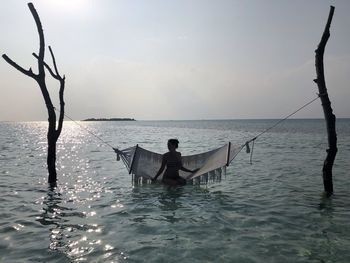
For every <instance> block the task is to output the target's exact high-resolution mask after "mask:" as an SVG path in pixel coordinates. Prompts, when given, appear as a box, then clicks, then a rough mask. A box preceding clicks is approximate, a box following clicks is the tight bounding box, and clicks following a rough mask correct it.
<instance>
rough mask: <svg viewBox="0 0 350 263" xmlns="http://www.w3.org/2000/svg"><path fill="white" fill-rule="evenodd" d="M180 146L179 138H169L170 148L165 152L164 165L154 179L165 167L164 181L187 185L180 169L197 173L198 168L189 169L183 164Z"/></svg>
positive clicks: (154, 179)
mask: <svg viewBox="0 0 350 263" xmlns="http://www.w3.org/2000/svg"><path fill="white" fill-rule="evenodd" d="M178 147H179V141H178V140H177V139H170V140H168V149H169V152H167V153H165V154H163V159H162V165H161V167H160V169H159V171H158V173H157V175H156V176H155V177H154V178H153V179H152V181H156V180H157V178H158V176H159V175H161V174H162V172H163V171H164V168H165V167H166V170H165V172H164V175H163V179H162V182H163V183H164V184H168V185H185V184H186V180H185V179H184V178H182V177H180V175H179V170H181V171H184V172H188V173H195V172H196V171H197V170H198V169H196V170H193V171H192V170H189V169H187V168H185V167H183V166H182V160H181V153H180V152H177V151H176V149H177V148H178Z"/></svg>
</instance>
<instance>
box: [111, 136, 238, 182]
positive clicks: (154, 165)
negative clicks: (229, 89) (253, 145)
mask: <svg viewBox="0 0 350 263" xmlns="http://www.w3.org/2000/svg"><path fill="white" fill-rule="evenodd" d="M242 147H243V146H234V145H232V144H231V143H230V142H229V143H227V144H225V145H224V146H222V147H220V148H217V149H214V150H211V151H208V152H204V153H200V154H195V155H188V156H182V164H183V166H184V167H186V168H188V169H190V170H194V169H197V168H199V170H198V171H196V172H195V173H186V172H183V171H181V170H180V171H179V175H180V176H181V177H182V178H184V179H186V180H187V181H191V180H194V179H195V180H197V181H198V182H208V180H212V181H215V180H220V179H221V175H222V174H225V173H226V166H228V165H229V164H230V163H231V162H232V160H233V159H234V158H235V157H236V155H237V154H238V153H239V152H240V151H241V150H242ZM113 149H114V151H115V152H116V154H117V160H118V161H119V160H120V159H121V160H122V161H123V162H124V164H125V166H126V168H127V169H128V171H129V174H131V175H132V176H133V179H134V180H135V181H139V182H140V181H144V180H145V181H147V180H151V179H152V178H153V177H155V175H156V173H157V172H158V170H159V168H160V166H161V164H162V154H159V153H155V152H151V151H148V150H146V149H144V148H142V147H140V146H138V145H136V146H133V147H130V148H127V149H124V150H118V149H116V148H113ZM163 173H164V172H163ZM162 176H163V174H161V175H160V176H159V177H158V178H159V180H161V178H162Z"/></svg>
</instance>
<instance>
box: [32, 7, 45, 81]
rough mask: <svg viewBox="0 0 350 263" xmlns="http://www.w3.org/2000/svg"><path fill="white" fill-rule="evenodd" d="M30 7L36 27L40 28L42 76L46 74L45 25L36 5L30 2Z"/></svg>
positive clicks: (40, 72) (40, 65) (39, 65)
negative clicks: (41, 20)
mask: <svg viewBox="0 0 350 263" xmlns="http://www.w3.org/2000/svg"><path fill="white" fill-rule="evenodd" d="M28 7H29V10H30V12H31V13H32V15H33V18H34V21H35V24H36V27H37V29H38V34H39V45H40V47H39V58H38V60H39V63H38V69H39V76H41V77H42V78H43V77H44V76H45V71H44V56H45V39H44V31H43V27H42V25H41V22H40V18H39V15H38V13H37V11H36V10H35V8H34V5H33V4H32V3H28Z"/></svg>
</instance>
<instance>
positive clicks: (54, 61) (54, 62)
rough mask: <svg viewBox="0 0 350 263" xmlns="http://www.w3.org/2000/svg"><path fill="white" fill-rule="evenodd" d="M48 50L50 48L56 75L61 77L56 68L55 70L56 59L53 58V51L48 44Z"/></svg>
mask: <svg viewBox="0 0 350 263" xmlns="http://www.w3.org/2000/svg"><path fill="white" fill-rule="evenodd" d="M49 50H50V54H51V58H52V64H53V67H54V69H55V72H56V75H57V76H58V77H59V78H61V76H60V74H59V73H58V70H57V65H56V59H55V55H54V54H53V51H52V49H51V46H49Z"/></svg>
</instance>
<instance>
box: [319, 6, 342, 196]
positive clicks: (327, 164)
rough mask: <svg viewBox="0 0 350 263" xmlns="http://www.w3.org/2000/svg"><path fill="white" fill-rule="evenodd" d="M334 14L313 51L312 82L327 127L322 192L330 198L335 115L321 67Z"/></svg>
mask: <svg viewBox="0 0 350 263" xmlns="http://www.w3.org/2000/svg"><path fill="white" fill-rule="evenodd" d="M333 14H334V6H331V7H330V10H329V15H328V20H327V24H326V27H325V29H324V32H323V34H322V38H321V41H320V43H319V44H318V47H317V49H316V50H315V53H316V57H315V66H316V76H317V78H316V79H314V81H315V82H316V83H317V86H318V91H319V93H320V94H319V95H320V98H321V103H322V107H323V112H324V116H325V119H326V125H327V135H328V149H327V150H326V151H327V157H326V159H325V161H324V163H323V169H322V173H323V185H324V190H325V192H326V194H327V196H331V195H332V194H333V179H332V168H333V163H334V160H335V156H336V155H337V151H338V149H337V134H336V130H335V121H336V118H335V115H334V114H333V110H332V107H331V102H330V100H329V97H328V92H327V88H326V81H325V77H324V67H323V54H324V50H325V47H326V44H327V41H328V38H329V35H330V33H329V28H330V26H331V23H332V18H333Z"/></svg>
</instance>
